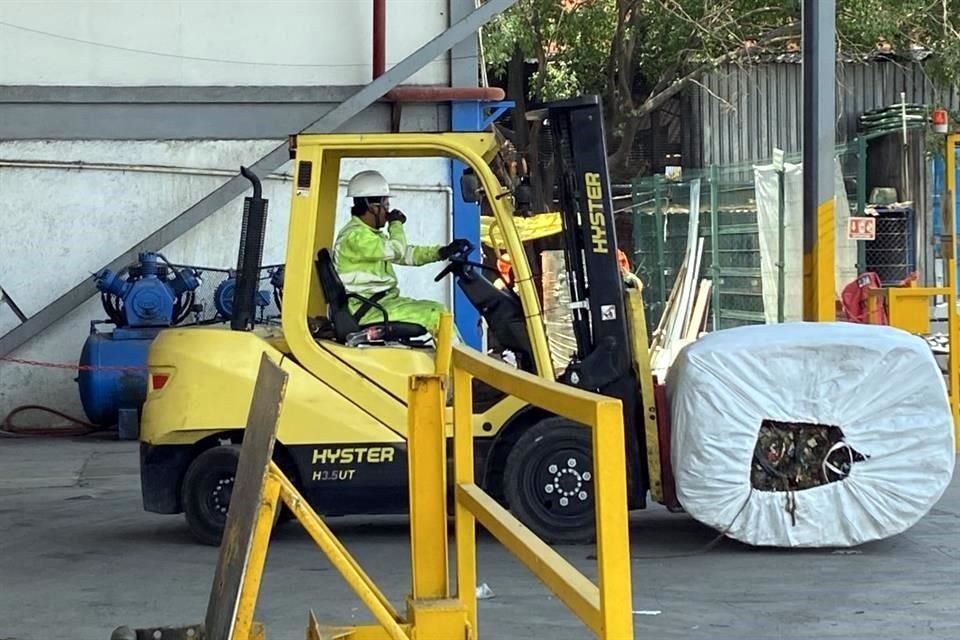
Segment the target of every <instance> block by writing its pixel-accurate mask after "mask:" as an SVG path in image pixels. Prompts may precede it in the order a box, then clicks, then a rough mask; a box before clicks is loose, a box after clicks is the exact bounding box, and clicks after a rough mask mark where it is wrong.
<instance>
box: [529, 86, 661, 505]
mask: <svg viewBox="0 0 960 640" xmlns="http://www.w3.org/2000/svg"><path fill="white" fill-rule="evenodd" d="M531 116H532V117H535V118H538V119H541V120H542V121H544V124H545V127H546V128H547V130H548V131H549V134H550V137H551V138H552V141H553V163H554V176H555V182H554V186H555V189H556V192H555V194H554V195H555V197H556V199H557V200H558V201H559V211H560V215H561V220H562V223H563V237H564V253H565V258H566V266H567V272H568V281H569V286H570V300H571V314H572V316H573V331H574V336H575V338H576V342H577V349H576V354H575V356H574V358H573V359H572V361H571V362H570V364H569V365H568V366H567V368H566V370H565V371H564V373H563V375H562V377H561V381H563V382H565V383H567V384H570V385H572V386H576V387H580V388H583V389H587V390H590V391H596V392H598V393H602V394H604V395H607V396H610V397H615V398H618V399H620V401H621V402H622V403H623V411H624V416H623V417H624V424H625V425H626V426H627V444H628V448H629V449H630V451H628V454H629V457H628V460H632V461H636V462H638V463H639V464H638V465H634V466H635V469H634V473H633V474H631V475H632V480H633V481H634V482H639V483H641V485H644V484H645V482H644V481H643V478H645V466H646V465H645V464H644V462H643V461H645V459H646V456H645V455H644V452H643V451H642V448H643V444H642V443H643V442H644V441H643V439H642V438H638V433H637V429H638V428H639V427H640V423H639V422H638V418H639V416H638V414H637V406H638V400H639V395H640V386H639V384H638V380H637V377H636V376H637V374H636V372H635V371H634V367H633V354H632V353H631V342H630V329H629V326H628V324H627V317H626V303H625V292H624V284H623V275H622V274H621V272H620V265H619V261H618V260H617V233H616V228H615V225H614V218H613V198H612V193H611V189H610V176H609V173H608V171H607V148H606V138H605V134H606V132H605V130H604V124H603V107H602V104H601V101H600V98H599V97H598V96H583V97H578V98H574V99H571V100H564V101H559V102H552V103H548V104H546V105H544V107H543V108H542V109H538V110H537V111H535V112H532V113H531ZM634 487H636V485H634ZM638 488H640V494H641V495H642V494H643V487H642V486H641V487H638ZM634 494H636V492H634Z"/></svg>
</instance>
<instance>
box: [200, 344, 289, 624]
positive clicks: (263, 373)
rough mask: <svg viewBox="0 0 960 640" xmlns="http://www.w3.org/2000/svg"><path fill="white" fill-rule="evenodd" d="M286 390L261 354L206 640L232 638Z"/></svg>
mask: <svg viewBox="0 0 960 640" xmlns="http://www.w3.org/2000/svg"><path fill="white" fill-rule="evenodd" d="M286 386H287V373H286V372H285V371H283V370H282V369H281V368H280V367H278V366H277V365H276V364H274V363H273V362H272V361H271V360H270V358H269V357H268V356H267V354H266V353H264V354H263V356H262V357H261V359H260V371H259V372H258V374H257V383H256V386H255V387H254V390H253V400H252V401H251V402H250V412H249V414H248V415H247V426H246V430H245V432H244V436H243V446H242V447H241V448H240V461H239V462H238V464H237V473H236V479H235V480H234V486H233V493H232V494H231V496H230V510H229V512H228V513H227V523H226V527H225V528H224V532H223V541H222V542H221V543H220V556H219V558H218V560H217V569H216V572H215V574H214V578H213V588H212V589H211V590H210V601H209V603H208V604H207V616H206V620H205V622H204V630H205V631H206V638H208V639H209V640H231V638H232V634H233V629H234V625H235V624H236V619H237V614H238V608H239V603H240V595H241V589H242V585H243V583H244V577H245V575H246V571H247V561H248V559H249V557H250V551H251V549H252V547H253V537H254V527H255V525H256V522H257V513H258V509H259V508H260V502H261V500H262V499H263V489H264V482H265V480H266V476H267V472H268V469H269V467H270V460H271V458H272V457H273V446H274V443H275V442H276V436H277V420H278V418H279V417H280V408H281V406H282V404H283V396H284V392H285V391H286Z"/></svg>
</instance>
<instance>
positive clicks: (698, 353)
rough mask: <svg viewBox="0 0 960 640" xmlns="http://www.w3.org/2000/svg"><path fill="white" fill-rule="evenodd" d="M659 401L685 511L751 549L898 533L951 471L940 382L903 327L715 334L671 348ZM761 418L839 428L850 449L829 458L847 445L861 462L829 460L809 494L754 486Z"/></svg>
mask: <svg viewBox="0 0 960 640" xmlns="http://www.w3.org/2000/svg"><path fill="white" fill-rule="evenodd" d="M667 396H668V399H669V403H670V413H671V429H672V437H671V455H672V463H673V472H674V476H675V478H676V488H677V496H678V498H679V501H680V503H681V504H682V505H683V507H684V509H685V510H686V511H687V512H688V513H689V514H690V515H691V516H693V517H694V518H696V519H697V520H699V521H700V522H703V523H704V524H707V525H709V526H711V527H714V528H716V529H718V530H720V531H726V533H727V535H729V536H730V537H732V538H735V539H737V540H740V541H742V542H745V543H748V544H753V545H761V546H780V547H822V546H853V545H857V544H861V543H863V542H867V541H870V540H878V539H882V538H886V537H889V536H892V535H895V534H898V533H901V532H903V531H905V530H906V529H908V528H909V527H911V526H912V525H914V524H915V523H916V522H917V521H918V520H919V519H920V518H921V517H923V516H924V515H925V514H926V513H927V511H929V509H930V508H931V507H932V506H933V505H934V504H935V503H936V502H937V500H939V499H940V497H941V496H942V495H943V492H944V491H945V490H946V488H947V485H948V484H949V482H950V479H951V476H952V474H953V468H954V460H955V457H954V432H953V420H952V416H951V413H950V405H949V401H948V397H947V390H946V385H945V383H944V380H943V376H942V374H941V372H940V368H939V367H938V366H937V363H936V361H935V359H934V357H933V354H932V353H931V352H930V348H929V346H928V345H927V344H926V342H924V340H922V339H920V338H918V337H916V336H913V335H911V334H909V333H906V332H904V331H901V330H899V329H894V328H890V327H880V326H868V325H857V324H850V323H788V324H781V325H759V326H751V327H742V328H737V329H728V330H723V331H718V332H715V333H713V334H710V335H707V336H705V337H704V338H702V339H700V340H698V341H697V342H695V343H693V344H691V345H689V346H688V347H686V348H685V349H684V350H683V351H682V352H681V353H680V354H679V356H678V358H677V360H676V362H675V363H674V364H673V366H672V367H671V369H670V372H669V374H668V376H667ZM765 421H768V424H769V421H776V422H780V423H807V424H809V425H829V426H833V427H838V428H839V429H840V431H842V436H843V440H844V442H845V443H846V444H847V445H848V446H849V448H850V449H846V448H844V447H843V445H837V446H836V447H835V448H834V453H833V454H831V455H832V457H831V458H830V460H832V461H833V462H834V463H835V462H836V460H837V458H838V455H839V457H840V459H844V457H845V456H848V455H852V454H851V452H850V450H853V451H856V452H859V453H860V454H862V455H863V458H864V459H862V460H861V461H857V462H853V463H852V464H850V465H849V472H848V475H845V477H844V476H843V474H839V473H838V471H839V470H838V469H836V465H835V464H833V465H826V466H825V467H824V469H823V473H824V477H825V478H833V480H834V481H830V482H824V483H823V484H820V485H819V486H815V487H813V488H803V489H797V490H789V491H783V490H769V487H768V488H767V489H758V488H756V487H755V486H754V479H753V478H752V476H753V475H754V474H755V473H756V469H757V468H761V467H759V466H755V465H759V464H760V463H758V462H757V460H756V458H755V456H754V452H755V447H756V446H757V442H758V437H759V436H760V432H761V425H762V424H763V423H764V422H765ZM767 429H768V428H765V430H764V433H767V434H769V433H770V432H769V431H768V430H767ZM833 432H834V433H838V432H836V430H833ZM810 442H811V443H812V442H813V441H812V440H811V441H810ZM773 448H775V447H773ZM761 451H765V450H764V449H763V448H762V447H761ZM801 451H802V449H801ZM780 453H782V452H781V451H777V452H775V453H774V454H771V455H772V456H773V457H774V458H775V457H776V455H779V454H780ZM764 468H765V467H764ZM761 475H762V473H761ZM758 486H759V485H758Z"/></svg>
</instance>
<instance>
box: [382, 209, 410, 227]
mask: <svg viewBox="0 0 960 640" xmlns="http://www.w3.org/2000/svg"><path fill="white" fill-rule="evenodd" d="M387 222H399V223H400V224H406V223H407V216H405V215H404V214H403V211H400V209H394V210H393V211H391V212H390V213H388V214H387Z"/></svg>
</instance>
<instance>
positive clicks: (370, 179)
mask: <svg viewBox="0 0 960 640" xmlns="http://www.w3.org/2000/svg"><path fill="white" fill-rule="evenodd" d="M389 195H390V185H389V184H387V179H386V178H384V177H383V176H382V175H381V174H380V172H379V171H361V172H360V173H358V174H357V175H355V176H353V177H352V178H350V183H349V184H348V185H347V197H348V198H385V197H388V196H389Z"/></svg>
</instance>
